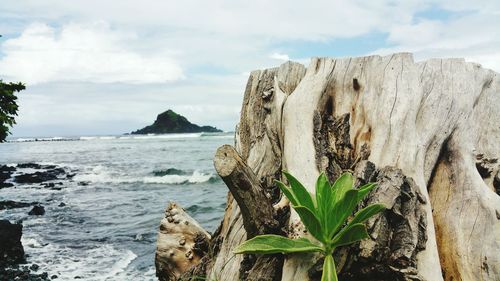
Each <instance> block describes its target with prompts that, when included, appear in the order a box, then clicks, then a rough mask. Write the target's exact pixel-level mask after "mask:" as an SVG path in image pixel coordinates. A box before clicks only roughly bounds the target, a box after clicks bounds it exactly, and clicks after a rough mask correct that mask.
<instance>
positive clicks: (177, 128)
mask: <svg viewBox="0 0 500 281" xmlns="http://www.w3.org/2000/svg"><path fill="white" fill-rule="evenodd" d="M202 132H203V133H219V132H222V131H221V130H219V129H217V128H215V127H212V126H198V125H196V124H193V123H191V122H189V121H188V120H187V119H186V117H184V116H182V115H180V114H178V113H175V112H174V111H173V110H170V109H169V110H167V111H165V112H163V113H161V114H158V116H157V117H156V120H155V122H154V123H153V124H152V125H149V126H146V127H144V128H142V129H139V130H137V131H134V132H132V133H131V134H133V135H136V134H138V135H139V134H143V135H144V134H170V133H202Z"/></svg>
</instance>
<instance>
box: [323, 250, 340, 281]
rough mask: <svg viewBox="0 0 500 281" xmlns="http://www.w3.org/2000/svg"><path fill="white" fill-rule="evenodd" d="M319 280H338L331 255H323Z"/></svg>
mask: <svg viewBox="0 0 500 281" xmlns="http://www.w3.org/2000/svg"><path fill="white" fill-rule="evenodd" d="M321 281H338V278H337V270H336V269H335V261H334V260H333V257H332V255H326V256H325V261H324V263H323V275H321Z"/></svg>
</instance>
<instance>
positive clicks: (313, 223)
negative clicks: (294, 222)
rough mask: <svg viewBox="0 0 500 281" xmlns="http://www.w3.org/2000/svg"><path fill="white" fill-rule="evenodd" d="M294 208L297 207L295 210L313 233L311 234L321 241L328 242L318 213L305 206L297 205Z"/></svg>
mask: <svg viewBox="0 0 500 281" xmlns="http://www.w3.org/2000/svg"><path fill="white" fill-rule="evenodd" d="M293 208H294V209H295V211H297V214H299V217H300V220H301V221H302V223H303V224H304V226H305V227H306V229H307V230H308V231H309V232H310V233H311V235H312V236H313V237H314V238H316V239H318V240H319V241H321V242H326V241H327V239H326V237H325V235H323V231H322V228H321V223H320V222H319V220H318V218H317V217H316V215H315V214H313V213H312V212H311V210H309V209H308V208H306V207H304V206H296V207H293Z"/></svg>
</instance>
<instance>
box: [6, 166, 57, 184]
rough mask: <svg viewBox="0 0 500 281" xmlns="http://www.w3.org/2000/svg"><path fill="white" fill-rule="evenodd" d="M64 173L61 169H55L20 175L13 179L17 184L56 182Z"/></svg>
mask: <svg viewBox="0 0 500 281" xmlns="http://www.w3.org/2000/svg"><path fill="white" fill-rule="evenodd" d="M65 173H66V172H65V171H64V169H62V168H55V169H50V170H46V171H37V172H34V173H27V174H21V175H17V176H15V177H14V180H15V181H16V182H17V183H42V182H46V181H51V180H57V179H58V178H59V177H60V176H62V175H64V174H65Z"/></svg>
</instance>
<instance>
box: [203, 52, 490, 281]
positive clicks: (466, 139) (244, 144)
mask: <svg viewBox="0 0 500 281" xmlns="http://www.w3.org/2000/svg"><path fill="white" fill-rule="evenodd" d="M498 108H500V77H499V75H498V74H497V73H495V72H493V71H491V70H487V69H483V68H481V67H480V66H479V65H477V64H474V63H467V62H465V61H464V60H461V59H432V60H427V61H424V62H414V61H413V58H412V56H411V54H404V53H403V54H394V55H391V56H385V57H380V56H369V57H359V58H346V59H333V58H313V59H312V60H311V63H310V65H309V66H308V68H307V69H306V68H304V67H303V66H302V65H300V64H297V63H286V64H283V65H281V66H280V67H279V68H272V69H267V70H263V71H254V72H252V73H251V75H250V78H249V81H248V84H247V87H246V90H245V96H244V99H243V106H242V113H241V119H240V124H239V127H238V129H237V131H236V141H235V147H236V151H238V153H239V154H240V155H241V160H242V162H244V163H245V164H246V165H247V166H248V168H249V169H250V170H251V171H252V172H253V173H254V174H255V177H254V178H253V179H252V180H251V182H254V183H259V184H260V187H261V189H262V194H269V195H270V197H271V198H270V199H271V202H273V203H277V202H278V201H279V199H280V194H279V192H278V191H277V189H276V186H275V185H274V184H273V180H274V179H281V174H280V171H281V170H288V171H289V172H291V173H292V174H293V175H295V176H296V177H297V178H298V179H299V180H300V181H301V182H303V183H304V184H305V186H306V187H307V188H309V191H310V192H311V193H314V191H315V190H314V184H315V180H316V178H317V176H318V175H319V173H320V172H321V171H326V172H327V175H328V176H329V178H330V180H334V179H335V178H336V177H337V176H338V175H339V174H340V173H341V172H342V171H346V170H356V171H357V172H356V173H357V175H358V178H359V180H360V181H362V180H367V175H368V174H372V175H378V176H374V178H372V179H371V180H377V181H378V182H379V183H380V187H379V188H378V189H376V190H375V191H373V192H372V194H370V198H369V199H368V201H369V200H375V201H376V200H382V201H384V200H385V201H384V202H385V203H386V204H387V205H388V206H389V210H388V211H387V212H386V213H384V214H383V215H381V216H379V217H378V218H374V219H373V220H371V221H368V222H367V225H368V226H369V233H370V236H371V239H368V240H365V241H363V242H361V243H359V244H357V245H353V246H352V247H346V248H343V249H341V250H340V251H339V252H338V253H337V256H336V259H337V262H338V264H339V269H340V270H341V272H340V275H341V276H343V277H344V279H346V280H363V278H369V279H365V280H387V278H390V279H391V280H427V281H440V280H445V281H451V280H500V255H499V253H500V240H499V238H498V237H500V196H499V193H500V191H499V190H500V169H499V164H498V162H499V159H500V142H499V140H500V127H499V125H498V124H500V110H498ZM368 161H369V162H368ZM367 163H373V165H372V164H367ZM360 171H361V172H360ZM369 171H372V172H373V173H372V172H369ZM361 174H364V176H360V175H361ZM257 186H258V185H257ZM258 196H260V197H262V195H258ZM266 198H267V196H266ZM238 200H239V201H238V204H240V201H246V200H241V198H240V199H238ZM248 200H250V201H252V200H254V199H248ZM286 203H287V202H286V200H282V201H280V203H279V204H278V205H279V206H284V205H286ZM366 203H367V202H365V204H366ZM241 204H243V206H245V204H248V203H245V202H242V203H241ZM245 208H247V207H245ZM244 212H246V214H245V215H244V216H246V217H248V216H249V215H248V211H244ZM244 216H242V212H241V211H240V208H239V207H238V205H237V204H236V201H235V198H234V197H233V196H232V195H229V196H228V207H227V209H226V213H225V216H224V219H223V222H222V224H221V227H220V229H219V232H218V233H217V235H215V236H214V239H213V241H215V240H216V241H217V245H218V247H217V249H218V251H217V254H215V255H214V256H213V258H211V259H210V264H211V266H210V268H207V269H206V272H207V276H208V277H209V279H210V278H211V279H213V278H215V277H216V278H217V280H220V281H233V280H238V278H240V277H241V276H243V277H246V278H250V275H244V274H243V275H241V274H240V273H241V271H242V268H243V269H244V270H243V271H245V272H247V273H248V274H249V272H256V271H258V270H257V268H260V267H259V266H260V265H259V266H257V263H255V264H253V265H252V263H250V266H249V264H248V260H249V259H248V258H246V259H244V258H243V256H242V255H238V256H233V254H232V251H233V249H234V248H235V247H236V246H238V245H239V244H240V243H242V242H243V241H245V239H246V238H247V232H246V231H245V229H246V226H244V220H243V217H244ZM260 219H261V220H262V218H260ZM250 229H253V227H252V228H250ZM252 235H254V234H252ZM287 235H288V236H290V237H296V236H302V235H304V233H303V225H302V223H301V222H300V219H299V217H298V215H297V214H296V213H295V212H294V211H293V210H292V211H291V214H290V220H289V223H288V231H287ZM381 253H384V254H381ZM385 253H387V255H386V254H385ZM318 263H319V262H318V257H317V256H315V255H289V256H286V257H285V262H284V265H283V267H280V268H276V272H281V273H282V276H281V280H282V281H292V280H315V278H317V274H318V273H320V272H319V271H318V270H316V269H315V268H317V265H318ZM250 267H252V269H248V268H250ZM254 269H255V270H254ZM266 270H269V268H267V269H266ZM266 270H264V269H262V271H266ZM319 270H321V269H319ZM315 274H316V275H315ZM362 276H364V277H362ZM252 280H253V279H252Z"/></svg>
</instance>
